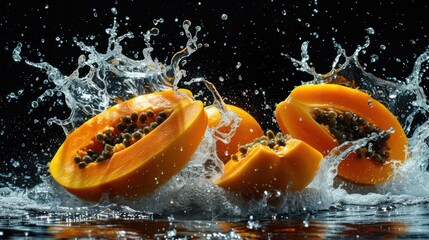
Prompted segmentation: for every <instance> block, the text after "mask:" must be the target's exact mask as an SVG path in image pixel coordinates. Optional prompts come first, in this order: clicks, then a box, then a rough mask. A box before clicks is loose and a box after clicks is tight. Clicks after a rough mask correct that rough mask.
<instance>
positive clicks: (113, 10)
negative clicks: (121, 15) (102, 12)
mask: <svg viewBox="0 0 429 240" xmlns="http://www.w3.org/2000/svg"><path fill="white" fill-rule="evenodd" d="M110 10H111V11H112V13H113V15H116V14H118V10H117V9H116V8H115V7H112V8H111V9H110Z"/></svg>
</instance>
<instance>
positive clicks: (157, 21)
mask: <svg viewBox="0 0 429 240" xmlns="http://www.w3.org/2000/svg"><path fill="white" fill-rule="evenodd" d="M159 23H164V18H159V19H154V20H153V25H158V24H159Z"/></svg>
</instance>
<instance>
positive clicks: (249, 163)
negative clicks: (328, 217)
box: [213, 130, 323, 198]
mask: <svg viewBox="0 0 429 240" xmlns="http://www.w3.org/2000/svg"><path fill="white" fill-rule="evenodd" d="M322 158H323V155H322V154H321V153H320V152H319V151H317V150H316V149H314V148H313V147H311V146H310V145H309V144H307V143H305V142H303V141H301V140H298V139H294V138H292V137H290V136H289V135H283V134H282V133H281V132H279V133H277V134H274V132H273V131H271V130H268V131H267V133H266V135H263V136H261V137H260V138H257V139H255V140H254V142H251V143H248V144H246V145H243V146H240V148H239V149H238V151H237V153H236V154H234V155H232V156H231V160H230V161H228V162H227V163H226V164H225V166H224V173H223V174H222V175H221V176H220V177H219V178H217V179H215V180H213V182H214V183H215V184H217V185H219V186H221V187H223V188H226V189H229V190H233V191H241V192H242V193H243V196H252V197H255V198H260V197H262V195H263V193H264V191H268V190H272V189H275V190H279V191H282V192H284V191H286V190H290V191H296V190H302V189H304V188H305V187H306V186H307V185H308V184H309V183H310V182H311V181H312V180H313V178H314V177H315V176H316V174H317V171H318V170H319V166H320V163H321V161H322Z"/></svg>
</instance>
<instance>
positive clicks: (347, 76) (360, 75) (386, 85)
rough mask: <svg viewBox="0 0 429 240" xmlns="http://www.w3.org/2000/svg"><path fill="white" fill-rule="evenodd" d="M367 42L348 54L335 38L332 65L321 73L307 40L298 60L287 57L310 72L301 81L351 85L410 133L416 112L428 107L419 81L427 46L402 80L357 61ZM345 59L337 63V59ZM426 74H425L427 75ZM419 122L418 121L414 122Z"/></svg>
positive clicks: (427, 57) (421, 111)
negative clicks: (378, 74)
mask: <svg viewBox="0 0 429 240" xmlns="http://www.w3.org/2000/svg"><path fill="white" fill-rule="evenodd" d="M369 45H370V39H369V38H366V41H365V44H364V45H362V46H358V47H357V48H356V50H355V52H354V53H353V54H352V55H351V56H347V54H346V51H345V50H344V49H343V48H342V47H341V45H340V44H338V43H336V42H334V46H335V47H336V49H337V55H336V57H335V59H334V61H333V64H332V69H331V71H329V72H328V73H326V74H320V73H317V72H316V71H315V69H314V68H311V67H310V66H309V65H308V60H309V59H310V57H309V54H308V42H304V43H303V44H302V45H301V60H297V59H295V58H292V57H290V56H288V57H289V58H290V60H291V61H292V62H293V64H295V65H296V66H297V69H298V70H300V71H303V72H306V73H309V74H310V75H311V76H313V79H312V80H310V81H307V82H303V83H302V84H315V83H316V84H317V83H337V84H342V85H346V86H350V87H353V88H359V89H361V90H363V91H365V92H367V93H368V94H370V95H371V96H372V97H374V98H375V99H377V100H378V101H379V102H381V103H383V104H384V105H385V106H386V107H387V108H388V109H389V110H390V111H391V112H392V113H393V114H394V115H396V116H397V117H398V120H399V122H400V123H401V124H402V126H403V128H404V131H405V133H406V134H407V135H408V136H411V134H412V127H413V124H416V123H415V122H413V121H414V120H415V116H416V114H418V113H423V114H427V113H428V111H429V108H428V103H427V98H426V95H425V94H424V90H423V88H422V86H421V85H420V84H421V81H422V79H423V78H424V76H423V74H424V73H425V71H426V68H422V64H424V63H426V62H428V60H429V50H427V51H426V52H424V53H423V54H421V55H420V56H419V57H418V58H417V60H416V62H415V64H414V68H413V71H412V73H411V74H410V75H409V77H407V78H406V79H405V80H402V81H401V80H396V81H395V82H393V81H388V80H384V79H381V78H378V77H376V76H375V75H373V74H371V73H368V72H365V70H364V69H363V68H362V67H361V65H360V64H359V60H358V56H359V53H360V52H361V51H362V50H364V49H366V48H367V47H368V46H369ZM341 59H344V62H342V63H340V60H341ZM426 78H427V77H426ZM417 124H418V123H417Z"/></svg>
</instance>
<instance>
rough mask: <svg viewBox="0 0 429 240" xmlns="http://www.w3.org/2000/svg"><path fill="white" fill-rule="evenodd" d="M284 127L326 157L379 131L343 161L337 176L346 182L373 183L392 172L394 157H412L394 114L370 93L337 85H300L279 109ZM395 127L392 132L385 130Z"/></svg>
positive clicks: (282, 127)
mask: <svg viewBox="0 0 429 240" xmlns="http://www.w3.org/2000/svg"><path fill="white" fill-rule="evenodd" d="M275 115H276V119H277V122H278V125H279V127H280V129H281V130H282V131H283V132H284V133H288V134H290V135H291V136H292V137H294V138H297V139H301V140H303V141H305V142H307V143H308V144H310V145H311V146H313V147H314V148H316V149H317V150H319V151H320V152H321V153H322V154H324V155H327V154H328V153H329V152H330V151H331V150H332V149H333V148H335V147H337V146H338V145H339V144H341V143H342V142H344V141H352V140H357V139H361V138H363V137H367V136H370V135H371V134H373V133H376V134H380V138H378V139H377V140H376V141H369V142H368V144H367V145H366V146H365V147H363V148H360V149H358V150H357V151H356V152H354V153H352V154H350V155H349V156H348V157H347V158H346V159H344V160H343V161H341V163H340V165H339V167H338V176H339V177H340V178H342V179H344V180H347V181H350V182H353V183H356V184H362V185H373V184H378V183H382V182H385V181H387V180H388V179H389V178H390V177H391V176H392V174H393V167H394V166H392V164H389V163H390V162H391V161H392V160H395V161H398V162H395V164H400V163H402V162H403V161H405V160H406V158H407V147H408V143H407V137H406V135H405V133H404V131H403V129H402V127H401V125H400V123H399V122H398V120H397V118H396V116H394V115H393V114H392V113H391V112H390V111H389V110H388V109H387V108H386V107H385V106H384V105H383V104H381V103H380V102H378V101H377V100H375V99H374V98H372V97H371V96H369V95H368V94H366V93H364V92H362V91H360V90H357V89H353V88H349V87H346V86H341V85H336V84H317V85H302V86H299V87H296V88H295V89H294V90H292V92H291V93H290V95H289V96H288V97H287V98H286V100H285V101H283V102H281V103H279V104H278V105H277V107H276V110H275ZM391 128H393V132H386V131H387V130H389V129H391Z"/></svg>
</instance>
